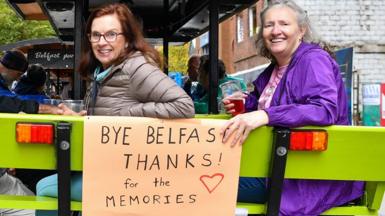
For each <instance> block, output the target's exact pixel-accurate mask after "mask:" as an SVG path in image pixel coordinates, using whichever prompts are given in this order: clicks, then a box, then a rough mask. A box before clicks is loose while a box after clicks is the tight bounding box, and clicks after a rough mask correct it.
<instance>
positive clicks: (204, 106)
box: [194, 56, 247, 114]
mask: <svg viewBox="0 0 385 216" xmlns="http://www.w3.org/2000/svg"><path fill="white" fill-rule="evenodd" d="M209 67H210V61H209V58H208V56H202V57H201V65H200V67H199V76H198V80H199V83H200V84H201V85H202V86H203V88H204V90H205V94H204V95H203V97H201V98H200V99H199V100H197V101H194V107H195V113H197V114H206V113H208V101H209V95H208V94H207V91H208V89H209ZM218 79H219V85H220V84H222V83H225V82H227V81H230V80H238V81H239V82H240V84H241V86H242V90H243V91H246V89H247V87H246V84H245V83H244V82H243V80H241V79H238V78H235V77H230V76H227V75H226V67H225V64H224V63H223V61H222V60H220V59H218ZM217 100H218V101H221V100H222V91H221V90H220V89H218V95H217Z"/></svg>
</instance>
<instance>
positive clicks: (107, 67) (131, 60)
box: [79, 4, 194, 118]
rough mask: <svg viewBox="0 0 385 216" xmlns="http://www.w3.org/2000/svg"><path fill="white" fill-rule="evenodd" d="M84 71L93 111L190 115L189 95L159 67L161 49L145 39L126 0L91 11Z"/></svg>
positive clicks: (85, 42) (191, 104)
mask: <svg viewBox="0 0 385 216" xmlns="http://www.w3.org/2000/svg"><path fill="white" fill-rule="evenodd" d="M86 33H87V35H86V37H85V38H84V39H85V41H84V43H83V44H84V45H85V46H84V49H83V50H82V58H81V63H80V68H79V71H80V72H81V73H82V75H83V76H84V77H87V78H89V79H90V80H91V81H92V83H91V88H90V89H89V91H87V94H86V101H85V104H86V108H87V111H88V114H89V115H118V116H146V117H157V118H190V117H193V115H194V108H193V107H194V105H193V103H192V101H191V99H190V97H189V96H188V95H187V94H186V93H185V92H184V91H183V89H181V88H179V87H178V86H177V85H176V84H175V82H174V81H173V80H171V79H169V78H168V77H167V75H166V74H164V73H163V72H162V71H161V70H160V69H159V66H160V64H161V63H160V57H159V54H158V52H157V51H156V50H155V49H154V48H153V47H151V46H150V45H149V44H148V43H147V42H146V41H145V39H144V37H143V34H142V32H141V29H140V25H139V24H138V22H137V20H136V18H135V17H134V15H133V14H132V12H131V11H130V10H129V9H128V7H127V6H126V5H124V4H110V5H106V6H104V7H101V8H99V9H97V10H95V11H94V12H93V13H92V14H91V15H90V17H89V19H88V23H87V26H86Z"/></svg>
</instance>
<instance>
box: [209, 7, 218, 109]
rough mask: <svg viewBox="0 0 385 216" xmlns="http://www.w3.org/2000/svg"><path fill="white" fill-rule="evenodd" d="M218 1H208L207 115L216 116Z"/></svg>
mask: <svg viewBox="0 0 385 216" xmlns="http://www.w3.org/2000/svg"><path fill="white" fill-rule="evenodd" d="M218 7H219V5H218V0H210V4H209V11H210V27H209V52H210V55H209V56H210V57H209V58H210V73H209V83H210V88H209V91H208V94H209V113H211V114H218V102H217V95H218V25H219V21H218V14H219V11H218Z"/></svg>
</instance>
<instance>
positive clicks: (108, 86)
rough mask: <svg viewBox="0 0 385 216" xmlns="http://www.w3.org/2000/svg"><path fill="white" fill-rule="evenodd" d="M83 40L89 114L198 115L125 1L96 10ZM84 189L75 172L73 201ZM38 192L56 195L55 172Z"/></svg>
mask: <svg viewBox="0 0 385 216" xmlns="http://www.w3.org/2000/svg"><path fill="white" fill-rule="evenodd" d="M83 44H84V47H83V50H82V56H81V61H80V67H79V71H80V72H81V74H82V75H83V77H86V78H87V79H88V80H89V81H91V85H90V88H89V89H88V91H87V93H86V97H85V104H86V110H87V114H88V115H106V116H144V117H156V118H191V117H193V116H194V104H193V102H192V100H191V98H190V97H189V96H188V95H187V94H186V92H185V91H184V90H183V89H182V88H180V87H179V86H178V85H177V84H176V83H175V82H174V81H173V80H172V79H170V78H168V76H167V75H166V74H164V73H163V72H162V71H161V70H160V69H159V66H160V57H159V54H158V52H157V51H156V50H155V49H154V48H152V47H151V46H150V45H149V44H148V43H147V42H146V41H145V39H144V37H143V34H142V32H141V29H140V26H139V24H138V22H137V20H136V18H135V17H134V15H133V14H132V12H131V11H130V10H129V9H128V7H127V6H126V5H124V4H120V3H116V4H109V5H105V6H102V7H100V8H98V9H96V10H94V11H93V12H92V13H91V15H90V16H89V19H88V22H87V25H86V35H85V37H84V42H83ZM60 106H61V107H63V106H64V105H63V104H61V105H59V107H60ZM68 113H69V112H68ZM69 114H71V113H69ZM72 114H76V113H74V112H73V113H72ZM81 188H82V187H81V174H76V175H74V176H73V178H72V186H71V195H72V196H73V197H72V198H73V199H74V200H80V199H81ZM37 194H38V195H39V196H55V197H56V196H57V176H56V175H54V176H49V177H47V178H45V179H42V180H41V181H40V182H39V183H38V185H37ZM40 213H41V212H37V214H38V215H39V214H40Z"/></svg>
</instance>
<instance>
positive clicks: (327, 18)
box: [296, 0, 385, 83]
mask: <svg viewBox="0 0 385 216" xmlns="http://www.w3.org/2000/svg"><path fill="white" fill-rule="evenodd" d="M296 2H297V3H298V4H299V5H300V6H301V7H303V8H304V9H306V10H307V11H308V14H309V17H310V19H311V21H312V22H313V24H315V26H316V29H317V31H318V33H319V34H320V35H321V36H322V38H323V39H324V40H325V41H327V42H329V43H330V44H331V45H334V46H337V47H341V48H342V47H351V46H353V47H354V57H353V70H358V71H359V72H360V75H361V77H360V79H361V82H363V83H376V82H385V15H384V13H385V0H296Z"/></svg>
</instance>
